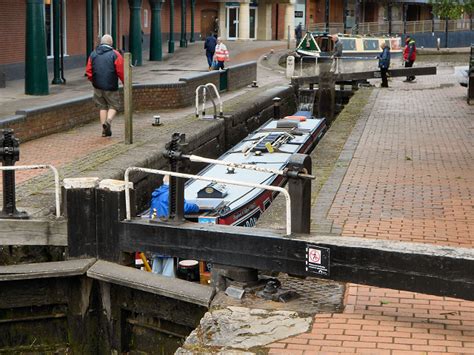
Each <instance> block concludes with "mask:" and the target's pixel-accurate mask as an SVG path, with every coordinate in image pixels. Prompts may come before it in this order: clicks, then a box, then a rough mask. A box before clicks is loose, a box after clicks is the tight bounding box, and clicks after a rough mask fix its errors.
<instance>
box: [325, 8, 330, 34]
mask: <svg viewBox="0 0 474 355" xmlns="http://www.w3.org/2000/svg"><path fill="white" fill-rule="evenodd" d="M329 4H330V1H329V0H326V11H325V17H326V18H325V20H326V31H327V32H328V33H329V6H330V5H329Z"/></svg>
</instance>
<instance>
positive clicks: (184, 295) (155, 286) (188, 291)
mask: <svg viewBox="0 0 474 355" xmlns="http://www.w3.org/2000/svg"><path fill="white" fill-rule="evenodd" d="M137 250H138V249H137ZM87 276H88V277H90V278H93V279H96V280H101V281H105V282H109V283H112V284H117V285H121V286H125V287H129V288H133V289H137V290H141V291H145V292H149V293H154V294H157V295H161V296H165V297H169V298H174V299H177V300H181V301H184V302H188V303H193V304H197V305H200V306H204V307H209V304H210V302H211V300H212V297H213V295H214V290H213V288H212V287H208V286H203V285H200V284H196V283H191V282H188V281H184V280H180V279H176V278H170V277H166V276H162V275H158V274H152V273H149V272H145V271H141V270H137V269H134V268H131V267H127V266H121V265H118V264H114V263H111V262H108V261H102V260H99V261H97V262H96V263H95V264H94V265H93V266H92V267H91V268H90V269H89V270H88V271H87Z"/></svg>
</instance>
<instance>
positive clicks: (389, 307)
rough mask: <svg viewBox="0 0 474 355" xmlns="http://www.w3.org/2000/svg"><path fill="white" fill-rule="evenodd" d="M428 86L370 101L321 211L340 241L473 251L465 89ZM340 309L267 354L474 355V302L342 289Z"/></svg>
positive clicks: (473, 184)
mask: <svg viewBox="0 0 474 355" xmlns="http://www.w3.org/2000/svg"><path fill="white" fill-rule="evenodd" d="M437 80H446V78H443V77H442V78H441V79H440V78H431V79H430V78H426V79H425V78H422V79H420V78H419V79H418V81H419V83H418V84H413V86H411V87H410V86H409V90H405V88H406V85H405V84H402V83H401V82H399V81H398V82H394V83H392V85H393V86H396V87H397V88H398V89H400V88H403V89H404V90H397V91H393V90H377V91H375V92H374V95H377V98H376V103H375V106H374V108H373V110H372V112H371V115H370V117H369V118H368V121H367V124H366V127H365V130H364V132H363V134H362V136H361V139H360V142H359V145H358V147H357V150H356V152H355V155H354V158H353V160H352V162H351V164H350V166H349V169H348V170H347V173H346V175H345V178H344V180H343V182H342V184H341V186H340V188H339V191H338V193H337V194H336V196H335V199H334V202H333V205H332V207H331V209H330V211H329V218H331V219H333V220H334V224H335V225H339V226H341V227H342V234H343V235H346V236H361V237H367V238H380V239H391V240H397V241H408V242H420V243H432V244H438V245H451V246H462V247H469V248H472V247H473V246H474V137H473V133H474V130H473V128H474V109H473V108H472V107H468V106H467V105H466V104H465V95H466V91H465V89H462V88H460V87H459V86H458V85H455V86H454V87H449V88H446V87H445V88H434V87H436V86H438V85H437V84H438V82H437ZM420 82H421V83H420ZM402 85H403V86H402ZM417 85H418V87H423V86H424V87H430V86H431V87H432V89H430V90H416V86H417ZM344 304H345V309H344V312H343V313H342V314H319V315H317V316H316V317H315V319H314V325H313V327H312V330H311V331H310V332H309V333H305V334H301V335H299V336H296V337H293V338H290V339H285V340H283V341H279V342H277V343H275V344H271V345H270V346H269V350H270V354H274V353H283V354H312V353H318V354H320V353H325V354H326V353H339V352H352V353H355V352H357V353H369V354H385V353H386V354H427V353H429V354H437V353H439V354H446V353H453V354H454V353H456V354H459V353H463V354H474V302H467V301H462V300H457V299H453V298H446V297H444V298H443V297H434V296H429V295H424V294H418V293H412V292H404V291H397V290H390V289H381V288H376V287H368V286H361V285H355V284H348V285H347V289H346V295H345V300H344Z"/></svg>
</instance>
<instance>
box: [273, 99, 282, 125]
mask: <svg viewBox="0 0 474 355" xmlns="http://www.w3.org/2000/svg"><path fill="white" fill-rule="evenodd" d="M280 104H281V99H280V98H279V97H274V98H273V119H274V120H279V119H280V118H281V117H280Z"/></svg>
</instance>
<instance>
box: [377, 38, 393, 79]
mask: <svg viewBox="0 0 474 355" xmlns="http://www.w3.org/2000/svg"><path fill="white" fill-rule="evenodd" d="M380 48H381V49H382V53H381V54H380V55H379V56H378V57H377V58H378V59H379V68H380V74H381V76H382V85H381V87H383V88H388V80H387V72H388V68H389V67H390V47H389V46H388V45H387V43H385V42H383V43H382V45H381V46H380Z"/></svg>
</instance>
